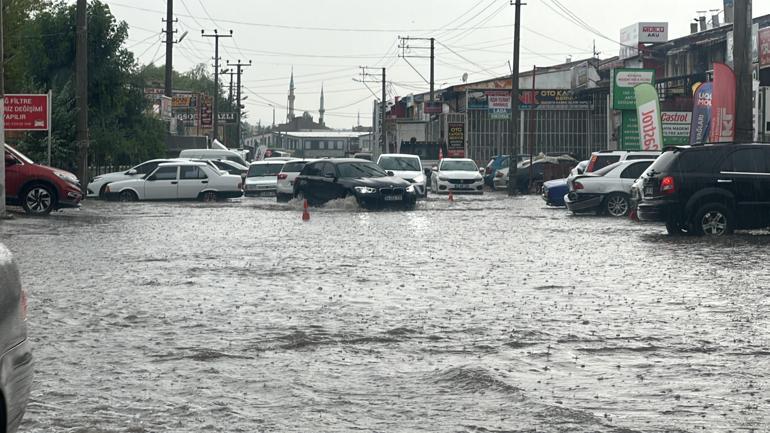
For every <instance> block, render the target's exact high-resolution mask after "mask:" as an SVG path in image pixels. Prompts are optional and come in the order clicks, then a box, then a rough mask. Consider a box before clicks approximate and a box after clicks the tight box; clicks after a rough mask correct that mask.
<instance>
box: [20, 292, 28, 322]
mask: <svg viewBox="0 0 770 433" xmlns="http://www.w3.org/2000/svg"><path fill="white" fill-rule="evenodd" d="M20 307H21V320H24V321H27V291H26V290H24V289H21V301H20Z"/></svg>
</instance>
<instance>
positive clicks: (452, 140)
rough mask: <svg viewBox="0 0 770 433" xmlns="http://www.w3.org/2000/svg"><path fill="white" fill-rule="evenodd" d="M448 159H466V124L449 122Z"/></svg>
mask: <svg viewBox="0 0 770 433" xmlns="http://www.w3.org/2000/svg"><path fill="white" fill-rule="evenodd" d="M447 129H448V133H447V155H446V156H447V157H449V158H463V157H465V123H462V122H447Z"/></svg>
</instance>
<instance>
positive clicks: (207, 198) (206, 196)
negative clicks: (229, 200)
mask: <svg viewBox="0 0 770 433" xmlns="http://www.w3.org/2000/svg"><path fill="white" fill-rule="evenodd" d="M218 198H219V197H218V196H217V193H216V191H206V192H204V193H203V194H201V200H203V201H204V202H207V203H210V202H212V201H217V199H218Z"/></svg>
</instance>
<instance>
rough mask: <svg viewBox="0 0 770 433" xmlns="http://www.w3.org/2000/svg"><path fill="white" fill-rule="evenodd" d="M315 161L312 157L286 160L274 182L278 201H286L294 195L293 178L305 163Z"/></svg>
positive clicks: (295, 177)
mask: <svg viewBox="0 0 770 433" xmlns="http://www.w3.org/2000/svg"><path fill="white" fill-rule="evenodd" d="M312 161H315V160H314V159H295V160H292V161H286V163H285V164H284V165H283V168H281V172H280V173H278V180H277V182H276V184H275V198H276V200H277V201H279V202H287V201H289V200H291V199H292V198H293V197H294V180H295V179H297V176H299V173H300V172H301V171H302V169H303V168H305V165H307V163H309V162H312Z"/></svg>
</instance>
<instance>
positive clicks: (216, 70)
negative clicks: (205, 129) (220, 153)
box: [201, 29, 233, 141]
mask: <svg viewBox="0 0 770 433" xmlns="http://www.w3.org/2000/svg"><path fill="white" fill-rule="evenodd" d="M201 36H203V37H204V38H214V110H213V111H214V113H213V115H214V132H213V133H212V134H211V140H212V141H213V140H216V139H217V138H218V136H219V135H218V134H219V38H232V37H233V31H232V30H230V34H224V35H220V34H219V32H218V31H217V30H216V29H214V33H211V34H208V35H207V34H206V31H205V30H201Z"/></svg>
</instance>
